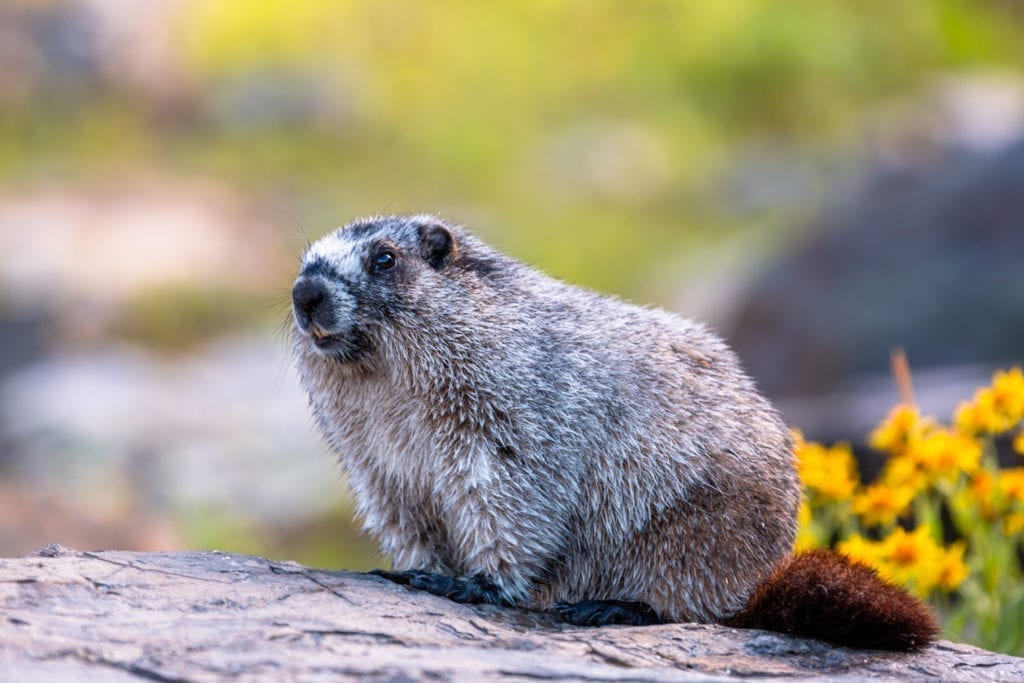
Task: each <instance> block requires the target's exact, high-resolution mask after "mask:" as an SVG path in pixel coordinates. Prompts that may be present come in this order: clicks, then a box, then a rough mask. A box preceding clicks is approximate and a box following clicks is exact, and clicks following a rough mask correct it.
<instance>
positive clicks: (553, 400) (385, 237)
mask: <svg viewBox="0 0 1024 683" xmlns="http://www.w3.org/2000/svg"><path fill="white" fill-rule="evenodd" d="M293 301H294V314H295V321H296V328H297V332H298V333H297V334H296V339H295V354H296V358H297V360H298V364H299V368H300V371H301V375H302V380H303V383H304V384H305V386H306V388H307V390H308V392H309V396H310V402H311V405H312V407H313V411H314V414H315V415H316V418H317V421H318V423H319V425H320V426H321V428H322V429H323V431H324V434H325V435H326V437H327V440H328V442H329V444H330V445H331V447H332V448H333V449H334V450H336V451H337V453H338V455H339V456H340V458H341V461H342V463H343V465H344V467H345V469H346V471H347V473H348V475H349V481H350V483H351V486H352V489H353V492H354V494H355V500H356V506H357V511H358V513H359V515H360V517H361V518H362V520H363V523H364V527H365V529H366V531H368V532H369V533H371V534H372V535H374V536H375V537H376V538H377V539H378V541H379V542H380V544H381V547H382V549H383V550H384V552H386V553H388V554H389V555H391V556H392V558H393V559H394V564H395V569H396V571H394V572H390V573H386V575H387V576H389V577H390V578H393V579H395V580H398V581H401V582H403V583H408V584H411V585H413V586H414V587H417V588H422V589H425V590H430V591H432V592H436V593H439V594H443V595H447V596H449V597H452V598H453V599H456V600H462V601H470V602H478V601H488V602H496V603H503V604H513V605H523V606H530V607H534V608H554V609H556V610H558V611H559V612H560V614H562V615H563V616H564V617H565V618H566V619H567V620H568V621H571V622H573V623H580V624H602V623H651V622H653V621H658V620H668V621H704V622H709V621H714V622H724V621H727V620H729V619H731V618H732V619H734V620H735V619H747V618H748V616H747V611H743V610H744V607H745V606H747V604H748V601H749V599H750V597H751V595H752V594H754V592H755V590H756V589H757V588H758V587H759V586H761V585H762V583H763V582H764V581H765V580H766V579H768V578H769V576H771V575H772V573H773V570H774V569H775V568H776V567H778V566H780V565H782V564H783V563H784V562H788V558H789V554H790V549H791V547H792V542H793V537H794V533H795V526H796V521H795V520H796V511H797V507H798V505H799V500H800V485H799V481H798V479H797V476H796V472H795V468H794V465H793V462H792V444H791V442H790V439H789V436H788V432H787V429H786V427H785V425H784V424H783V423H782V421H781V419H780V418H779V416H778V414H777V412H776V411H775V410H774V409H773V408H772V406H771V405H770V404H769V403H768V402H767V401H766V400H765V399H763V398H762V397H761V396H760V395H759V394H758V393H757V391H756V390H755V388H754V386H753V383H752V382H751V381H750V380H749V379H748V378H747V376H746V375H745V374H744V373H743V371H742V370H741V368H740V367H739V364H738V362H737V360H736V358H735V356H734V355H733V354H732V352H731V351H729V349H728V348H726V346H725V345H724V344H723V343H722V342H721V341H720V340H719V339H718V338H717V337H715V336H714V335H713V334H711V333H710V332H708V331H707V330H706V329H705V328H704V327H703V326H701V325H699V324H697V323H694V322H691V321H688V320H685V319H682V318H679V317H677V316H674V315H671V314H668V313H666V312H664V311H660V310H655V309H649V308H643V307H639V306H633V305H630V304H626V303H623V302H621V301H618V300H615V299H612V298H608V297H603V296H599V295H596V294H594V293H591V292H588V291H585V290H582V289H579V288H576V287H572V286H569V285H566V284H564V283H562V282H559V281H557V280H554V279H552V278H549V277H547V276H545V275H543V274H541V273H539V272H537V271H535V270H532V269H530V268H528V267H526V266H524V265H522V264H520V263H518V262H516V261H514V260H512V259H510V258H508V257H506V256H503V255H501V254H499V253H497V252H496V251H494V250H492V249H491V248H489V247H487V246H486V245H484V244H483V243H481V242H480V241H479V240H477V239H475V238H474V237H473V236H472V235H470V234H469V233H468V232H466V231H464V230H462V229H460V228H457V227H454V226H449V225H446V224H444V223H442V222H440V221H439V220H437V219H436V218H433V217H429V216H389V217H375V218H370V219H364V220H360V221H356V222H354V223H351V224H350V225H348V226H346V227H345V228H342V229H340V230H338V231H336V232H334V233H332V234H330V235H328V236H327V237H324V238H323V239H321V240H320V241H318V242H316V243H315V244H313V245H312V246H311V247H310V249H309V250H308V251H307V252H306V254H305V255H304V256H303V259H302V270H301V274H300V276H299V278H298V280H297V281H296V283H295V286H294V288H293ZM876 580H877V579H876ZM776 583H777V582H776ZM765 604H768V603H765ZM914 604H918V603H914ZM918 606H919V607H920V609H921V610H923V609H924V608H923V607H921V606H920V605H919V604H918ZM924 614H925V615H927V612H924ZM929 618H930V617H929ZM737 623H738V624H739V625H744V624H743V623H740V622H737ZM928 623H929V624H930V626H929V628H931V629H932V631H934V623H933V622H931V621H929V622H928ZM781 627H783V628H784V627H785V624H782V625H781ZM924 630H925V631H927V629H924ZM930 634H931V632H930V631H929V632H928V633H927V634H925V633H923V632H922V633H916V634H915V635H914V636H913V637H911V638H910V640H911V641H913V643H914V644H917V645H919V644H922V643H924V642H926V641H927V639H928V637H930ZM813 635H819V636H821V634H813ZM826 636H827V634H826ZM883 645H884V644H883ZM896 646H899V647H905V646H906V645H905V644H904V645H896ZM912 646H913V645H912Z"/></svg>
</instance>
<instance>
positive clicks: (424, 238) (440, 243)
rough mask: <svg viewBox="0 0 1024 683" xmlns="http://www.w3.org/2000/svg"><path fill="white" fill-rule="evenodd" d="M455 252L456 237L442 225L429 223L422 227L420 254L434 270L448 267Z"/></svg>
mask: <svg viewBox="0 0 1024 683" xmlns="http://www.w3.org/2000/svg"><path fill="white" fill-rule="evenodd" d="M454 251H455V237H453V236H452V233H451V232H450V231H449V230H448V228H446V227H444V226H443V225H441V224H440V223H428V224H427V225H424V226H422V227H420V253H421V254H422V255H423V259H424V260H425V261H426V262H427V263H429V264H430V267H431V268H433V269H434V270H441V269H442V268H444V267H445V266H447V265H448V262H449V261H450V260H451V257H452V252H454Z"/></svg>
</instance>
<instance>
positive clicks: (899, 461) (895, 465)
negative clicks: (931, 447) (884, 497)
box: [879, 455, 928, 498]
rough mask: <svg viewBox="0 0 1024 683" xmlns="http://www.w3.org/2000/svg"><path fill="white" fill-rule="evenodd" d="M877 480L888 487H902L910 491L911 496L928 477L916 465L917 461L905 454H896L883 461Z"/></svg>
mask: <svg viewBox="0 0 1024 683" xmlns="http://www.w3.org/2000/svg"><path fill="white" fill-rule="evenodd" d="M879 481H880V482H882V483H885V484H887V485H888V486H889V487H890V488H898V489H903V490H906V491H908V492H910V497H911V498H913V497H914V496H916V495H917V494H918V493H919V492H920V491H922V490H923V489H924V488H926V487H927V485H928V477H927V476H926V475H925V473H924V472H922V471H921V469H920V468H919V467H918V465H917V462H916V461H914V459H913V458H910V457H908V456H907V455H898V456H895V457H892V458H889V460H888V461H887V462H886V463H885V468H884V469H883V470H882V474H881V476H880V477H879Z"/></svg>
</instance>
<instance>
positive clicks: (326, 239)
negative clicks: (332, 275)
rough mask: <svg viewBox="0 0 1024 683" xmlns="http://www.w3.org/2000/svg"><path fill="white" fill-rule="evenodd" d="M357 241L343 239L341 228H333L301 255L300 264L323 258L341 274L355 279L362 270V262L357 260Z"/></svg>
mask: <svg viewBox="0 0 1024 683" xmlns="http://www.w3.org/2000/svg"><path fill="white" fill-rule="evenodd" d="M357 244H358V242H356V241H354V240H349V239H345V237H344V236H343V234H342V231H341V230H335V231H334V232H332V233H330V234H329V235H324V236H323V237H321V238H320V239H318V240H317V241H316V242H314V243H313V245H312V246H311V247H310V248H309V249H308V250H307V251H306V253H305V254H304V255H303V257H302V265H303V266H305V265H306V264H307V263H309V262H310V261H314V260H316V259H323V260H324V261H326V262H327V263H329V264H331V265H332V266H334V268H335V269H336V270H337V271H338V272H339V273H341V274H342V275H344V276H346V277H348V278H350V279H353V280H354V279H357V276H359V275H360V274H361V272H362V264H361V263H360V262H359V256H358V254H357V249H356V248H355V247H356V245H357Z"/></svg>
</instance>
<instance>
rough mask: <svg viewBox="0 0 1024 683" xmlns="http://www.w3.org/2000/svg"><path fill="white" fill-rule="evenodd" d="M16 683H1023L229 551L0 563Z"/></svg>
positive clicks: (956, 656)
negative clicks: (778, 681) (572, 621)
mask: <svg viewBox="0 0 1024 683" xmlns="http://www.w3.org/2000/svg"><path fill="white" fill-rule="evenodd" d="M0 607H2V609H0V615H2V616H0V671H3V672H4V676H5V678H6V679H7V680H62V681H63V680H89V681H131V680H137V679H139V678H144V679H149V680H156V681H219V680H224V679H227V678H232V679H238V680H246V681H250V680H275V681H277V680H304V681H306V680H332V681H333V680H339V679H349V680H350V679H359V680H388V681H411V680H424V679H427V680H442V681H444V680H487V679H498V678H501V679H506V680H554V679H559V680H580V681H586V680H613V679H614V680H622V679H628V680H631V681H670V680H671V681H712V680H727V679H735V678H753V677H758V678H791V677H792V678H796V677H799V678H808V677H815V678H820V677H823V676H829V677H831V678H834V679H837V680H861V679H865V678H877V679H907V678H914V679H924V678H928V679H942V680H961V681H973V680H979V681H980V680H1024V660H1022V659H1018V658H1014V657H1009V656H1005V655H998V654H993V653H990V652H985V651H984V650H979V649H977V648H974V647H970V646H966V645H958V644H954V643H949V642H939V643H937V644H936V645H934V646H932V647H930V648H927V649H925V650H923V651H921V652H917V653H911V654H898V653H887V652H877V651H858V650H848V649H845V648H837V647H832V646H829V645H826V644H824V643H820V642H818V641H814V640H807V639H797V638H790V637H787V636H783V635H779V634H774V633H766V632H763V631H739V630H735V629H728V628H723V627H718V626H708V625H698V624H669V625H664V626H654V627H645V628H625V627H621V628H614V627H610V628H601V629H586V628H576V627H569V626H566V625H564V624H559V623H556V622H555V621H554V620H553V619H552V618H551V617H549V616H547V615H545V614H543V613H537V612H528V611H522V610H514V609H502V608H497V607H493V606H469V605H458V604H455V603H452V602H449V601H448V600H445V599H442V598H438V597H435V596H432V595H428V594H425V593H420V592H415V591H410V590H407V589H405V588H402V587H400V586H397V585H395V584H392V583H390V582H388V581H386V580H384V579H381V578H378V577H375V576H371V575H367V574H357V573H353V572H335V571H326V570H317V569H310V568H307V567H303V566H300V565H297V564H294V563H290V562H275V561H271V560H266V559H263V558H259V557H251V556H244V555H231V554H226V553H220V552H205V553H198V552H181V553H130V552H118V551H103V552H76V551H72V550H68V549H67V548H62V547H60V546H56V545H51V546H47V547H46V548H44V549H42V550H41V551H39V552H38V553H36V554H35V555H31V556H26V557H22V558H18V559H5V560H0Z"/></svg>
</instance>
